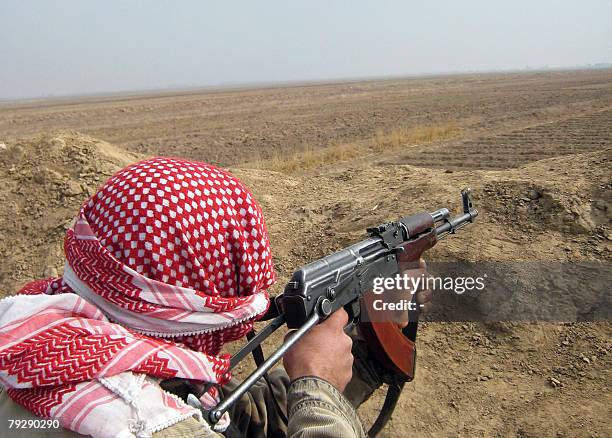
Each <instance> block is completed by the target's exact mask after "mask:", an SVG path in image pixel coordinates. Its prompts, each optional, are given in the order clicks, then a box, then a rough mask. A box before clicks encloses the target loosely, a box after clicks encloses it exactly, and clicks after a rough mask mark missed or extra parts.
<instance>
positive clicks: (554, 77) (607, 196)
mask: <svg viewBox="0 0 612 438" xmlns="http://www.w3.org/2000/svg"><path fill="white" fill-rule="evenodd" d="M153 155H166V156H179V157H185V158H189V159H195V160H203V161H208V162H210V163H213V164H218V165H221V166H224V167H227V168H229V169H230V171H231V172H232V173H234V174H235V175H237V176H238V177H240V178H241V179H243V180H244V181H245V183H246V184H247V185H248V186H249V187H250V188H251V190H252V191H253V192H254V194H255V196H256V198H257V199H258V200H259V201H260V203H261V205H262V208H263V210H264V213H265V215H266V219H267V224H268V229H269V232H270V238H271V243H272V251H273V254H274V260H275V265H276V270H277V273H278V274H279V282H278V284H277V285H276V286H275V287H274V288H273V290H272V293H273V294H276V293H278V292H279V291H281V290H282V286H283V283H284V281H286V280H287V279H288V277H289V276H290V275H291V273H292V272H293V271H294V270H295V269H296V268H297V267H299V266H300V265H302V264H304V263H306V262H308V261H311V260H314V259H316V258H319V257H322V256H324V255H326V254H328V253H329V252H332V251H334V250H337V249H340V248H342V247H343V246H345V245H348V244H350V243H353V242H356V241H358V240H360V239H362V238H363V237H364V236H365V229H366V228H367V227H369V226H373V225H377V224H379V223H382V222H384V221H388V220H393V219H396V218H398V217H400V216H404V215H407V214H410V213H416V212H419V211H422V210H427V211H433V210H435V209H437V208H440V207H451V208H453V209H455V212H457V208H458V201H459V190H460V189H462V188H463V187H467V186H469V187H471V188H472V190H473V194H474V202H475V204H476V206H477V208H478V209H479V210H480V217H479V218H478V221H477V223H476V224H474V225H472V226H470V227H468V228H466V229H465V230H462V233H461V234H460V235H459V236H457V238H453V239H448V240H445V241H443V242H441V243H440V244H439V245H437V246H436V247H435V248H434V249H433V250H432V251H431V252H429V253H427V254H426V257H425V258H426V260H429V261H436V260H460V261H461V260H464V261H488V262H491V261H525V262H550V261H554V262H584V261H588V262H595V263H602V264H609V263H610V261H611V259H612V254H611V250H612V243H611V239H612V221H611V220H612V210H611V208H612V161H611V160H612V70H591V71H566V72H563V71H559V72H539V73H537V72H534V73H514V74H487V75H484V74H483V75H475V74H474V75H457V76H437V77H422V78H404V79H386V80H375V81H374V80H372V81H362V82H343V83H319V84H303V85H295V86H279V87H268V88H253V89H220V90H205V91H192V92H181V93H178V92H176V93H158V94H150V95H132V96H107V97H87V98H78V99H77V98H71V99H56V100H47V101H29V102H15V103H1V104H0V206H1V207H2V208H0V257H2V259H3V263H2V264H1V265H0V294H2V295H8V294H11V293H14V292H15V291H17V290H18V288H19V287H20V286H21V285H22V284H24V283H25V282H27V281H28V280H31V279H34V278H42V277H46V276H55V275H58V274H61V272H62V266H63V261H62V240H63V236H64V234H65V231H66V229H67V227H69V226H70V223H71V220H72V218H73V216H74V215H75V214H76V212H77V211H78V208H79V206H80V204H81V203H82V202H83V201H84V200H85V199H87V197H88V196H89V195H91V194H93V193H94V192H95V190H96V188H97V187H98V186H99V185H101V184H102V183H103V182H104V180H105V179H106V178H108V177H109V176H110V175H112V173H114V172H115V171H116V170H118V169H119V168H120V167H122V166H125V165H127V164H128V163H131V162H134V161H137V160H139V159H142V158H144V157H149V156H153ZM281 336H282V335H281V334H279V335H278V336H277V337H275V339H273V340H272V342H271V343H272V344H273V343H274V342H275V341H276V342H278V341H279V340H280V339H281ZM230 348H233V347H230ZM270 348H271V345H267V350H268V351H269V350H270ZM418 348H419V360H418V366H417V377H416V379H415V380H414V382H412V383H410V384H408V385H407V386H406V389H405V391H404V394H403V395H402V397H401V399H400V402H399V405H398V407H397V409H396V412H395V414H394V416H393V419H392V420H391V421H390V422H389V424H388V426H387V428H386V429H385V431H384V435H385V436H393V437H394V436H397V437H404V436H419V437H421V436H423V437H446V436H466V437H467V436H469V437H471V436H483V437H489V436H521V437H540V436H547V437H548V436H550V437H573V436H584V437H591V436H593V437H605V436H611V435H612V424H611V421H610V418H612V409H611V408H610V406H612V395H611V391H610V383H611V381H612V380H611V376H610V371H611V366H610V365H611V363H612V361H611V359H612V325H611V324H610V323H609V322H596V323H593V322H569V321H566V322H564V321H559V322H533V323H526V322H500V323H477V322H453V323H451V322H448V323H443V322H424V323H423V324H421V327H420V328H419V338H418ZM249 368H250V366H247V365H245V366H243V367H242V368H241V370H239V373H238V374H239V375H243V374H244V373H245V372H246V371H247V370H248V369H249ZM382 400H383V393H382V392H380V393H377V394H376V395H375V396H374V397H372V398H371V399H370V400H369V401H368V402H367V403H366V404H365V405H364V406H362V407H361V408H360V410H359V412H360V415H361V417H362V419H363V420H364V423H365V424H366V425H368V424H370V423H371V422H372V421H373V419H374V418H375V416H376V414H377V412H378V408H379V407H380V405H381V404H382Z"/></svg>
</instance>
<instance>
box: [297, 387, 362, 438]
mask: <svg viewBox="0 0 612 438" xmlns="http://www.w3.org/2000/svg"><path fill="white" fill-rule="evenodd" d="M287 407H288V411H289V429H288V431H287V436H288V437H292V438H293V437H295V438H298V437H299V438H309V437H312V438H315V437H316V438H319V437H321V438H325V437H330V438H331V437H365V436H366V435H365V431H364V430H363V426H362V425H361V422H360V421H359V418H358V417H357V413H356V412H355V409H353V406H352V405H351V404H350V402H349V401H348V400H347V399H346V398H345V397H344V396H343V395H342V394H341V393H340V392H338V390H337V389H336V388H334V387H333V386H332V385H331V384H330V383H328V382H326V381H325V380H321V379H319V378H317V377H302V378H300V379H297V380H295V381H294V382H292V383H291V386H290V387H289V394H288V400H287Z"/></svg>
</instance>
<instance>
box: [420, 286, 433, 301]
mask: <svg viewBox="0 0 612 438" xmlns="http://www.w3.org/2000/svg"><path fill="white" fill-rule="evenodd" d="M432 298H433V293H432V292H431V291H430V290H428V289H425V290H421V291H419V292H417V294H416V302H417V303H418V304H425V303H429V302H430V301H431V299H432Z"/></svg>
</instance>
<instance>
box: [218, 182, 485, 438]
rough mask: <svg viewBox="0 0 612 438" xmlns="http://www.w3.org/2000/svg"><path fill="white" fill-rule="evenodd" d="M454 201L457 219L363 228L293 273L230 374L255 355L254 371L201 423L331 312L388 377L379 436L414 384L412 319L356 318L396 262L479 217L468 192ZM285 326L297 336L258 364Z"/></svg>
mask: <svg viewBox="0 0 612 438" xmlns="http://www.w3.org/2000/svg"><path fill="white" fill-rule="evenodd" d="M461 198H462V203H463V213H462V214H460V215H458V216H456V217H452V218H451V213H450V211H449V210H448V209H447V208H441V209H439V210H436V211H434V212H433V213H427V212H422V213H417V214H415V215H412V216H407V217H404V218H401V219H399V220H397V221H395V222H389V223H386V224H382V225H379V226H377V227H374V228H369V229H368V230H367V231H368V233H369V234H370V237H369V238H367V239H365V240H363V241H361V242H359V243H356V244H354V245H351V246H349V247H348V248H345V249H343V250H341V251H339V252H337V253H334V254H331V255H328V256H326V257H323V258H322V259H319V260H316V261H314V262H312V263H309V264H307V265H305V266H303V267H301V268H300V269H298V270H297V271H295V273H294V274H293V276H292V277H291V280H290V281H289V282H288V283H287V285H286V287H285V290H284V292H283V293H282V294H281V295H279V296H277V297H276V299H275V300H274V303H273V304H272V305H271V306H270V308H271V311H269V313H270V314H271V315H268V316H269V317H268V318H267V319H271V321H270V323H269V324H268V325H267V326H265V327H264V328H263V329H262V330H261V331H260V332H258V333H257V334H251V336H249V341H248V343H247V344H245V345H244V346H243V347H242V349H240V350H239V351H238V352H237V353H236V354H235V355H234V356H233V357H232V358H231V367H232V368H233V367H235V366H236V364H238V363H239V362H240V361H242V360H243V359H244V358H245V357H246V356H247V355H248V354H250V353H254V354H253V355H254V357H257V356H259V357H260V359H259V360H257V359H256V362H258V368H257V369H256V370H255V371H254V372H253V373H252V374H251V375H249V376H248V377H247V378H246V379H245V380H244V381H243V382H242V383H241V384H240V385H239V386H238V387H237V388H236V389H235V391H234V392H232V393H231V394H230V395H229V396H228V397H227V398H225V399H224V400H222V401H221V402H220V403H219V404H218V405H217V406H216V407H214V408H213V409H211V410H210V411H208V412H207V415H208V421H209V422H210V423H211V424H216V423H217V422H218V421H219V419H220V418H221V416H222V415H223V413H225V412H226V411H227V410H228V409H229V408H230V407H231V406H232V405H233V404H234V403H235V402H236V401H237V400H238V399H239V398H240V397H241V396H242V395H243V394H244V393H245V392H246V391H247V390H248V389H249V388H250V387H251V386H252V385H253V384H254V383H255V382H257V381H258V380H259V379H260V378H262V377H266V373H267V372H268V370H269V369H270V368H272V366H273V365H274V364H275V363H276V362H278V361H279V360H280V359H281V358H282V356H283V355H284V354H285V353H286V352H287V351H288V350H289V349H290V348H291V347H292V346H293V345H294V344H295V343H296V342H297V341H299V339H300V338H301V337H302V336H304V334H306V333H307V332H308V331H309V330H310V329H311V328H312V327H314V326H315V325H316V324H318V323H319V322H321V321H323V320H325V319H326V318H327V317H328V316H329V315H331V314H332V313H333V312H335V311H336V310H338V309H340V308H345V309H346V311H347V313H348V315H349V318H350V321H351V323H352V324H358V325H359V326H360V329H361V331H362V332H363V333H364V335H365V337H366V339H367V342H368V347H369V348H370V349H371V351H372V353H373V354H375V355H376V357H377V359H378V360H379V361H380V363H381V365H383V366H384V367H385V368H386V369H388V370H389V372H390V373H392V375H393V376H395V379H394V381H393V382H391V384H390V385H389V389H388V392H387V397H386V399H385V403H384V405H383V408H382V410H381V413H380V415H379V417H378V418H377V420H376V421H375V423H374V425H373V426H372V428H371V429H370V432H369V433H370V435H371V436H375V435H376V434H377V433H378V432H380V431H381V430H382V428H383V427H384V426H385V424H386V422H387V421H388V419H389V418H390V416H391V413H392V412H393V409H394V407H395V404H396V402H397V400H398V398H399V395H400V393H401V390H402V387H403V385H404V384H405V382H409V381H411V380H412V379H413V378H414V371H415V364H416V362H415V361H416V346H415V341H416V334H417V327H418V317H417V315H414V314H413V315H411V316H410V318H409V322H408V324H407V325H406V326H405V328H403V329H401V328H400V325H398V324H397V323H395V322H375V321H368V318H366V316H367V315H365V314H364V313H363V312H364V311H366V312H367V308H366V306H364V305H363V304H362V301H363V298H364V296H365V294H366V293H367V292H369V291H371V290H372V289H373V282H374V280H375V279H376V278H381V277H395V276H396V275H398V274H399V273H400V272H399V264H398V259H400V258H401V261H402V262H412V261H414V262H416V261H418V260H419V259H420V257H421V254H423V252H424V251H426V250H428V249H430V248H432V247H433V246H434V245H435V244H436V243H437V242H438V240H440V239H442V238H444V237H446V236H448V235H450V234H455V232H457V230H459V229H460V228H462V227H464V226H465V225H467V224H469V223H472V222H473V221H474V219H475V218H476V216H477V215H478V211H477V210H476V209H474V208H473V206H472V201H471V199H470V190H469V189H465V190H463V191H462V192H461ZM413 300H414V295H413ZM413 313H415V312H413ZM416 313H417V314H418V311H417V312H416ZM284 324H286V325H287V326H288V327H289V328H290V329H296V331H295V333H294V335H293V336H290V337H288V338H287V339H286V340H285V341H284V343H283V344H282V345H281V346H280V347H279V348H278V349H277V350H276V351H274V352H273V353H272V355H271V356H270V357H268V359H265V360H263V353H261V343H262V342H263V341H264V340H265V339H266V338H267V337H268V336H270V335H271V334H272V333H274V332H275V331H276V330H277V329H278V328H279V327H281V326H283V325H284Z"/></svg>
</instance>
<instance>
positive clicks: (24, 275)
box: [0, 132, 140, 293]
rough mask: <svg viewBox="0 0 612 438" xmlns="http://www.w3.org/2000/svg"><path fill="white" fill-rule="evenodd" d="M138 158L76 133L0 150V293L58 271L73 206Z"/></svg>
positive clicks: (49, 137)
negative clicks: (2, 261) (0, 262)
mask: <svg viewBox="0 0 612 438" xmlns="http://www.w3.org/2000/svg"><path fill="white" fill-rule="evenodd" d="M139 158H140V157H139V156H137V155H135V154H132V153H129V152H123V151H120V150H119V149H117V148H115V147H114V146H112V145H110V144H108V143H106V142H103V141H99V140H96V139H94V138H91V137H87V136H84V135H81V134H78V133H73V132H63V133H56V134H51V135H42V136H38V137H36V138H34V139H31V140H27V141H19V142H16V143H14V144H10V145H8V146H7V147H6V148H2V149H0V169H1V170H0V203H2V205H3V208H2V209H1V210H0V242H1V243H0V257H2V259H3V260H4V261H5V262H4V263H3V264H2V267H0V291H2V292H4V293H12V292H14V291H15V290H16V289H17V288H18V287H19V286H20V285H21V284H23V283H24V282H25V281H28V280H31V279H32V274H34V277H42V276H49V275H56V274H57V272H58V271H59V272H61V268H62V254H63V251H62V246H61V245H62V241H63V236H64V233H65V232H66V229H67V228H68V226H69V225H70V223H71V222H72V219H73V218H74V216H75V214H76V213H77V212H78V210H79V206H80V205H81V204H82V202H83V201H84V200H85V199H86V198H87V197H88V196H89V195H92V194H93V193H94V192H95V190H96V188H97V187H98V186H100V185H101V184H102V183H103V182H104V181H105V180H106V179H107V178H108V177H109V176H110V175H112V174H113V173H114V172H115V171H117V170H118V169H120V168H121V167H124V166H125V165H127V164H128V163H131V162H133V161H136V160H138V159H139Z"/></svg>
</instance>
